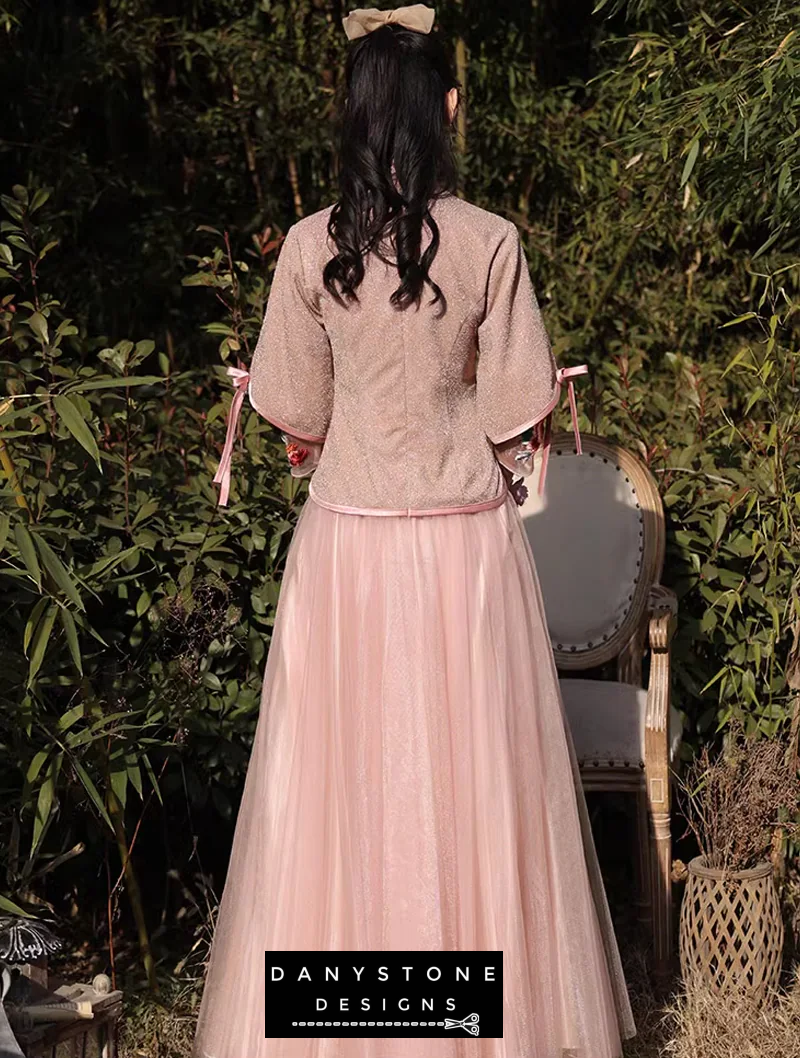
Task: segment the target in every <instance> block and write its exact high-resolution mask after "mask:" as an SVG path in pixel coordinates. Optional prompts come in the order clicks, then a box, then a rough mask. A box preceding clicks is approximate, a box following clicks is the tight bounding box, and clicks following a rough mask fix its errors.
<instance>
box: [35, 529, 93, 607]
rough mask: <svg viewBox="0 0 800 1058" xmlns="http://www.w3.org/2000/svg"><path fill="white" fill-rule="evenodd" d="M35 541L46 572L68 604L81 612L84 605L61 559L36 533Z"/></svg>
mask: <svg viewBox="0 0 800 1058" xmlns="http://www.w3.org/2000/svg"><path fill="white" fill-rule="evenodd" d="M35 540H36V547H37V548H38V550H39V554H40V555H41V557H42V562H43V563H44V565H45V567H46V569H47V572H48V573H49V574H50V576H51V577H52V578H53V580H54V581H55V582H56V584H57V585H58V587H59V588H60V589H61V590H62V591H63V592H64V594H65V595H66V597H67V598H68V599H69V600H70V602H71V603H72V604H73V605H74V606H75V607H76V608H77V609H78V610H83V609H84V605H83V601H82V599H81V597H80V593H79V592H78V587H77V585H76V584H75V582H74V581H73V579H72V577H71V576H70V575H69V572H68V570H67V568H66V566H65V565H64V563H63V562H62V561H61V559H60V558H59V557H58V555H57V554H56V553H55V551H54V550H53V549H52V547H50V545H49V544H48V542H47V541H46V540H45V538H44V537H43V536H41V535H40V534H39V533H37V534H36V536H35Z"/></svg>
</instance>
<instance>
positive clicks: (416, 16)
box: [342, 4, 436, 40]
mask: <svg viewBox="0 0 800 1058" xmlns="http://www.w3.org/2000/svg"><path fill="white" fill-rule="evenodd" d="M435 17H436V12H435V11H434V9H433V8H432V7H426V6H425V4H411V6H410V7H396V8H393V9H392V10H390V11H379V10H378V8H377V7H359V8H356V10H355V11H351V12H350V14H349V15H346V16H345V17H344V18H343V19H342V25H343V26H344V31H345V33H346V34H347V39H348V40H355V38H356V37H365V36H366V35H367V33H371V32H372V31H373V29H379V28H380V27H381V26H385V25H386V24H387V23H389V22H395V23H398V24H399V25H401V26H405V28H406V29H415V30H416V31H417V32H418V33H430V31H431V28H432V26H433V20H434V18H435Z"/></svg>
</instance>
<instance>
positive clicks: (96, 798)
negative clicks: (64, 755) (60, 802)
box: [72, 757, 114, 833]
mask: <svg viewBox="0 0 800 1058" xmlns="http://www.w3.org/2000/svg"><path fill="white" fill-rule="evenodd" d="M72 767H73V768H74V769H75V772H76V774H77V776H78V778H79V779H80V781H81V784H82V785H83V788H84V790H85V791H86V792H87V794H88V795H89V797H90V798H91V801H92V804H93V805H94V806H95V808H96V809H97V811H98V812H99V813H100V815H101V816H102V818H103V820H104V822H105V823H106V824H107V825H108V829H109V830H110V831H111V832H112V833H113V831H114V827H113V825H112V823H111V819H110V817H109V814H108V812H107V811H106V806H105V805H104V804H103V799H102V797H101V796H100V794H99V793H98V792H97V787H96V786H95V784H94V783H93V782H92V780H91V779H90V778H89V773H88V772H87V771H86V769H85V768H84V766H83V765H82V764H81V762H80V761H79V760H78V759H77V757H76V758H74V759H73V761H72Z"/></svg>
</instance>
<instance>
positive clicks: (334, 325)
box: [248, 194, 561, 515]
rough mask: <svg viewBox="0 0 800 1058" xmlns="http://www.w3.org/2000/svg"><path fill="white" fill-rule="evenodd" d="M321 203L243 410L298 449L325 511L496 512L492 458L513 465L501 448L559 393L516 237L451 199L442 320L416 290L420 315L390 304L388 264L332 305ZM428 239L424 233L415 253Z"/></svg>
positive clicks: (445, 215) (281, 269)
mask: <svg viewBox="0 0 800 1058" xmlns="http://www.w3.org/2000/svg"><path fill="white" fill-rule="evenodd" d="M331 208H332V207H331V206H328V207H326V208H325V209H322V210H319V211H318V212H316V213H314V214H312V215H310V216H308V217H305V218H303V219H302V220H299V221H297V222H296V223H295V224H294V225H293V226H292V227H291V228H290V229H289V232H288V234H287V236H286V239H285V240H284V243H283V246H282V248H281V252H280V256H279V259H278V264H277V267H276V270H275V274H274V277H273V283H272V289H271V292H270V296H269V302H268V305H267V310H266V313H265V316H264V321H263V324H262V328H261V333H260V336H259V339H258V343H257V346H256V350H255V353H254V355H253V361H252V364H251V367H250V377H249V386H248V393H249V397H250V402H251V404H252V405H253V407H254V408H255V409H256V411H258V412H259V413H260V414H261V415H263V416H264V417H265V418H266V419H267V420H269V422H271V423H273V424H274V425H275V426H277V427H279V428H280V429H281V430H283V431H284V433H285V434H287V435H290V443H295V442H297V443H299V444H301V445H302V444H303V443H306V445H307V447H308V450H309V451H310V452H311V453H312V455H313V459H312V460H311V463H310V465H309V467H308V468H307V469H303V470H300V469H299V468H298V473H308V472H309V471H310V470H311V469H313V476H312V478H311V480H310V482H309V489H310V494H311V496H312V497H313V498H314V500H315V501H316V502H318V503H321V504H323V505H325V506H329V507H332V508H333V509H335V510H343V511H348V512H352V513H363V514H404V515H413V514H432V513H437V514H438V513H451V512H459V511H471V510H482V509H484V508H486V507H491V506H494V505H499V504H500V503H502V502H503V500H504V498H505V496H506V493H507V487H508V486H507V484H506V482H507V480H508V474H507V473H506V474H504V473H503V470H502V466H501V463H502V464H505V465H507V466H511V465H513V464H511V463H509V462H508V460H509V458H510V457H511V456H512V455H513V452H514V448H513V447H512V448H510V449H509V446H508V445H507V444H504V442H509V441H512V442H513V439H514V438H516V437H517V435H519V434H521V433H522V432H523V431H525V430H526V429H528V428H529V427H531V426H533V425H535V424H537V423H541V422H542V421H543V420H544V419H545V418H546V416H547V415H548V414H549V413H550V412H551V411H552V409H553V407H554V406H555V404H556V403H557V401H558V398H559V395H560V392H561V386H560V382H559V377H558V375H557V372H556V365H555V362H554V360H553V356H552V353H551V350H550V342H549V340H548V337H547V332H546V330H545V327H544V324H543V321H542V316H541V313H540V311H539V306H538V303H537V300H536V296H535V294H534V291H533V287H532V284H531V280H530V274H529V272H528V266H527V263H526V260H525V254H524V251H523V249H522V245H521V242H520V238H519V233H518V231H517V228H516V226H515V225H514V224H512V223H510V222H509V221H507V220H505V219H504V218H503V217H500V216H499V215H497V214H495V213H490V212H488V211H487V210H485V209H481V208H480V207H478V206H476V205H473V204H472V203H470V202H467V201H465V200H463V199H460V198H458V197H456V196H455V195H450V194H448V195H444V196H443V197H441V198H439V199H437V200H435V201H434V202H433V203H432V205H431V213H432V215H433V217H434V219H435V220H436V222H437V224H438V226H439V234H440V244H439V249H438V252H437V254H436V257H435V259H434V261H433V263H432V265H431V267H430V275H431V278H433V279H435V281H436V282H437V283H438V284H439V286H440V287H441V288H442V290H443V292H444V294H445V296H446V298H447V311H446V312H445V314H444V315H443V316H441V317H439V316H437V310H438V308H439V306H438V305H436V306H430V305H429V304H428V302H429V301H430V299H431V296H432V294H431V291H430V287H427V286H426V289H425V291H424V293H423V301H422V304H421V305H420V307H419V309H416V308H415V307H414V306H411V307H410V308H408V309H405V310H398V309H395V308H394V307H393V306H392V304H391V303H390V301H389V295H390V294H391V293H392V291H393V290H394V289H395V288H396V287H397V286H398V283H399V280H398V275H397V269H396V268H394V267H392V266H390V265H386V264H384V262H382V261H381V260H380V259H379V258H378V257H376V256H375V255H370V257H369V258H368V259H367V261H366V262H365V266H366V273H365V277H364V281H363V283H362V284H361V285H360V286H359V287H358V288H357V293H358V298H359V302H358V303H352V304H350V305H349V306H347V307H345V306H341V305H339V304H337V302H336V301H335V300H334V299H333V298H332V297H331V296H330V294H329V293H328V292H327V291H326V290H325V288H324V286H323V283H322V268H323V266H324V264H325V262H326V261H327V260H328V258H329V257H330V256H331V255H332V254H333V253H334V252H335V249H334V247H333V242H332V240H330V239H329V237H328V234H327V223H328V217H329V214H330V210H331ZM429 241H430V233H429V231H428V229H427V227H424V229H423V248H424V247H425V246H426V245H427V244H428V242H429ZM495 445H497V446H498V448H495ZM292 451H293V452H294V453H295V455H294V458H300V459H305V454H304V451H303V449H302V448H301V449H300V455H299V456H298V455H297V454H296V452H297V450H296V449H293V450H292ZM516 472H517V473H520V471H519V470H517V471H516ZM523 472H524V471H523Z"/></svg>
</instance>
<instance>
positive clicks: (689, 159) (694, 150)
mask: <svg viewBox="0 0 800 1058" xmlns="http://www.w3.org/2000/svg"><path fill="white" fill-rule="evenodd" d="M699 153H700V139H699V138H695V139H694V140H692V145H691V147H690V148H689V153H688V155H687V156H686V162H685V163H684V166H683V172H682V173H681V187H683V185H684V184H685V183H686V182H687V181H688V179H689V177H690V176H691V175H692V171H693V169H694V165H695V162H696V161H697V155H698V154H699Z"/></svg>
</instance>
